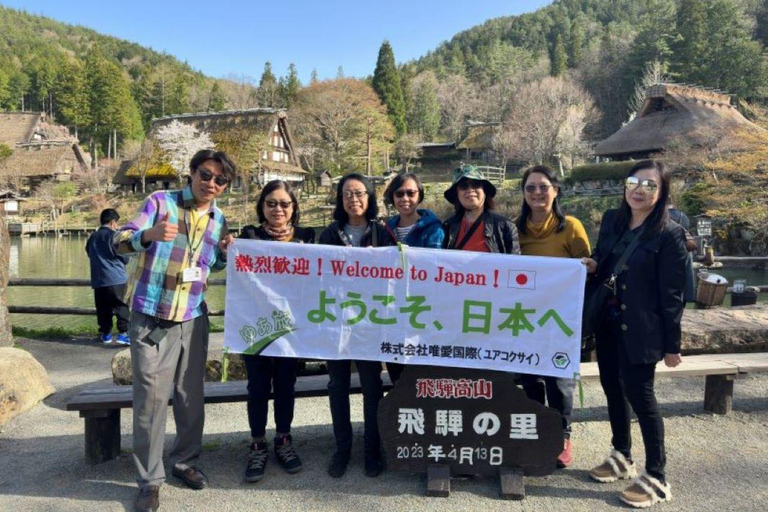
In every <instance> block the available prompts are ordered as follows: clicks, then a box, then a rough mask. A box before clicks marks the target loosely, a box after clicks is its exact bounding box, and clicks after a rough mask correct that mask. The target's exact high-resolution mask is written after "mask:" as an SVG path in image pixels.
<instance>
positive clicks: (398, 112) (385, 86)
mask: <svg viewBox="0 0 768 512" xmlns="http://www.w3.org/2000/svg"><path fill="white" fill-rule="evenodd" d="M372 85H373V90H375V91H376V94H378V95H379V98H380V99H381V102H382V103H384V105H386V107H387V114H388V115H389V119H390V121H392V125H393V126H394V127H395V132H396V133H397V135H402V134H404V133H405V130H406V124H405V103H404V101H403V90H402V89H401V85H400V73H399V72H398V70H397V66H396V65H395V54H394V52H393V51H392V46H390V44H389V41H386V40H385V41H384V42H383V43H382V44H381V47H380V48H379V58H378V60H377V62H376V70H375V71H374V72H373V82H372Z"/></svg>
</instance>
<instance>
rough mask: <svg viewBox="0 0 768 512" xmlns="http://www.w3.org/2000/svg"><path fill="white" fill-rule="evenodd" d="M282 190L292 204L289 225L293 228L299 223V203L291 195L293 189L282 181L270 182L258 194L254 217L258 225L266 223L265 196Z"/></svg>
mask: <svg viewBox="0 0 768 512" xmlns="http://www.w3.org/2000/svg"><path fill="white" fill-rule="evenodd" d="M279 189H283V190H285V193H286V194H288V196H289V197H290V198H291V202H292V203H293V214H292V215H291V224H293V225H294V226H296V225H298V223H299V202H298V201H297V200H296V196H295V195H294V194H293V187H292V186H291V184H290V183H288V182H287V181H283V180H272V181H270V182H269V183H267V184H266V185H264V188H263V189H261V194H259V201H258V202H257V203H256V216H257V217H258V218H259V223H260V224H264V223H265V222H267V218H266V217H265V216H264V201H266V200H267V196H268V195H269V194H271V193H272V192H274V191H275V190H279Z"/></svg>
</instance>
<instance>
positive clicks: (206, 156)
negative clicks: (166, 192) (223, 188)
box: [189, 149, 237, 183]
mask: <svg viewBox="0 0 768 512" xmlns="http://www.w3.org/2000/svg"><path fill="white" fill-rule="evenodd" d="M207 160H213V161H214V162H218V163H219V164H221V169H222V171H223V172H224V177H225V178H227V179H228V180H229V182H230V183H232V181H233V180H234V179H235V176H236V175H237V167H235V163H234V162H233V161H232V159H231V158H229V156H228V155H227V154H226V153H225V152H223V151H214V150H213V149H201V150H200V151H198V152H197V153H195V156H193V157H192V160H190V161H189V173H190V174H194V173H195V172H197V168H198V167H200V166H201V165H202V164H203V162H205V161H207Z"/></svg>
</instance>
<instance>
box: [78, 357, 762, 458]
mask: <svg viewBox="0 0 768 512" xmlns="http://www.w3.org/2000/svg"><path fill="white" fill-rule="evenodd" d="M764 371H768V353H751V354H713V355H698V356H683V364H681V365H680V366H678V367H677V368H668V367H667V366H665V365H664V363H659V364H658V365H657V366H656V375H657V376H659V377H695V376H704V377H706V380H705V385H704V410H706V411H709V412H713V413H716V414H727V413H728V412H730V411H731V406H732V403H733V380H734V379H735V378H739V377H740V376H744V375H746V374H748V373H754V372H764ZM599 377H600V375H599V372H598V369H597V363H581V378H582V380H597V379H598V378H599ZM382 379H383V380H384V389H385V390H387V389H390V388H391V387H392V383H391V381H390V379H389V375H388V374H387V373H386V372H383V373H382ZM246 385H247V382H246V381H233V382H206V384H205V403H208V404H221V403H231V402H245V401H246V400H247V399H248V392H247V390H246ZM350 386H351V387H350V392H351V393H360V392H361V388H360V380H359V378H358V375H357V374H356V373H353V374H352V380H351V385H350ZM326 395H328V375H311V376H302V377H298V379H297V380H296V398H302V397H313V396H326ZM168 402H169V404H170V403H171V400H170V399H169V401H168ZM131 407H133V390H132V387H131V386H110V387H105V388H96V389H87V390H84V391H82V392H80V393H79V394H78V395H76V396H74V397H73V398H72V399H71V400H70V401H69V402H68V403H67V410H68V411H80V417H81V418H83V419H84V420H85V459H86V461H87V462H88V463H89V464H99V463H101V462H105V461H108V460H112V459H114V458H116V457H117V456H118V455H119V454H120V410H121V409H128V408H131Z"/></svg>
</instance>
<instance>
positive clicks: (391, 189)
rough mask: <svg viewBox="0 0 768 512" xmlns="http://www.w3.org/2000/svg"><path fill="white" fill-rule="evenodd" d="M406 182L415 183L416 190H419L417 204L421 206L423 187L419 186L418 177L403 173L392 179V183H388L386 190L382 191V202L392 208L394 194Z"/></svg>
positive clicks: (410, 173)
mask: <svg viewBox="0 0 768 512" xmlns="http://www.w3.org/2000/svg"><path fill="white" fill-rule="evenodd" d="M408 180H413V182H414V183H416V188H417V189H418V190H419V204H421V203H422V202H423V201H424V185H422V184H421V180H419V178H418V176H416V175H415V174H413V173H412V172H404V173H403V174H398V175H397V176H395V177H394V178H393V179H392V181H390V182H389V186H388V187H387V190H385V191H384V202H385V203H387V204H388V205H391V206H394V205H395V192H397V189H399V188H400V187H402V186H403V184H404V183H405V182H406V181H408Z"/></svg>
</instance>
